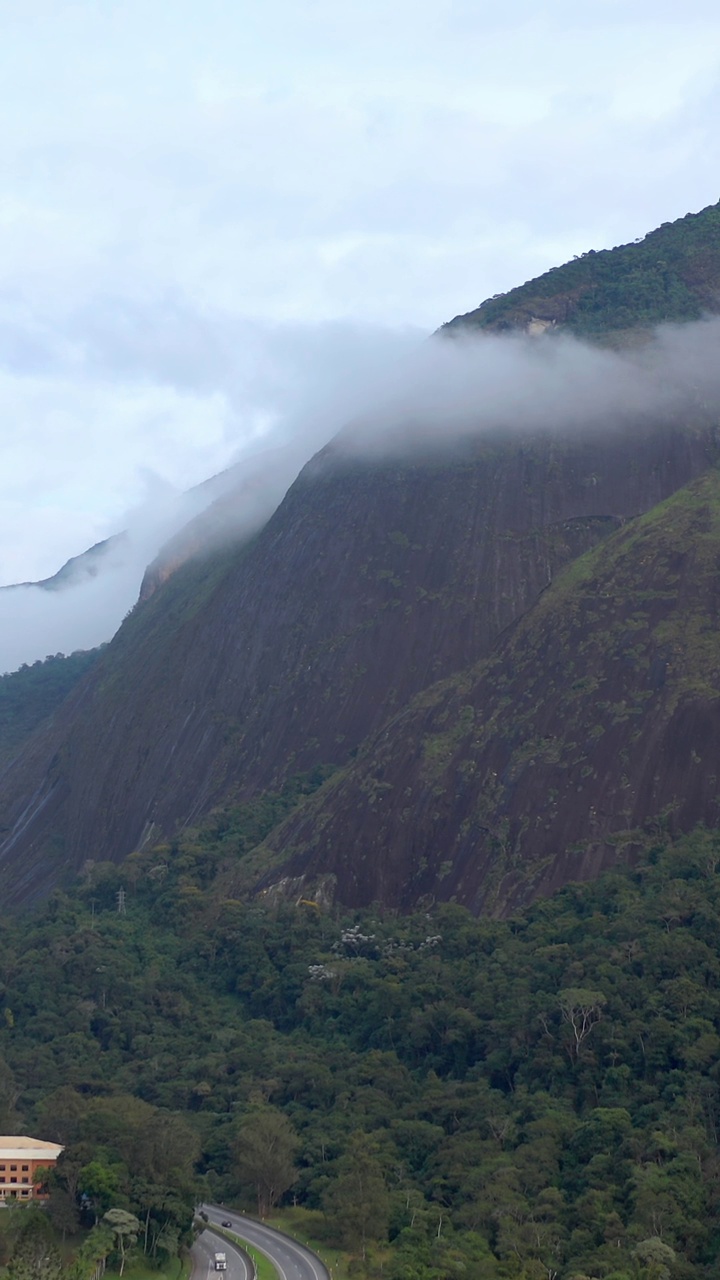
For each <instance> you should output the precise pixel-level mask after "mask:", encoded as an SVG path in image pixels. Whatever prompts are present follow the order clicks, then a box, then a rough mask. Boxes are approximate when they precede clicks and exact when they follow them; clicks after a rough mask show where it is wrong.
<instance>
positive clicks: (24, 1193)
mask: <svg viewBox="0 0 720 1280" xmlns="http://www.w3.org/2000/svg"><path fill="white" fill-rule="evenodd" d="M29 1194H30V1193H29V1192H28V1191H21V1192H20V1195H21V1196H27V1195H29Z"/></svg>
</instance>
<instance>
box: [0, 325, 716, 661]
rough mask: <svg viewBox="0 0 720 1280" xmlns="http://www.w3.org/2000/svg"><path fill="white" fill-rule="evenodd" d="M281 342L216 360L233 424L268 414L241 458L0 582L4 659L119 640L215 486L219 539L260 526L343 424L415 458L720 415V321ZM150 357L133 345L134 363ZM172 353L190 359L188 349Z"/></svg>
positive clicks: (200, 370)
mask: <svg viewBox="0 0 720 1280" xmlns="http://www.w3.org/2000/svg"><path fill="white" fill-rule="evenodd" d="M254 336H255V347H254V352H253V354H254V356H255V358H256V359H257V354H258V342H257V335H256V334H255V335H254ZM274 341H275V346H273V345H272V344H271V343H268V344H267V345H266V347H265V361H264V364H263V363H262V362H261V361H258V362H257V364H255V365H254V366H253V367H252V368H251V367H250V357H249V353H248V352H247V350H246V352H245V354H244V355H243V354H242V353H241V354H240V355H239V358H238V368H237V369H234V367H233V360H232V354H231V351H230V350H226V351H225V352H224V354H223V363H222V366H220V367H218V368H215V369H214V370H213V373H214V375H215V376H216V377H218V378H219V376H220V374H221V373H223V374H224V379H225V386H226V387H230V386H232V387H233V390H232V392H230V391H228V392H227V394H228V396H230V395H232V398H233V399H232V402H233V404H234V405H235V406H236V407H237V408H236V412H237V420H238V422H247V421H248V420H251V419H253V416H254V418H255V420H256V421H257V420H260V419H262V422H263V426H262V428H261V431H260V432H259V439H257V440H256V442H255V443H254V445H252V446H246V456H245V457H244V458H241V459H240V460H239V461H238V462H236V463H234V464H233V465H232V466H231V467H230V468H229V469H228V470H226V471H225V472H224V473H223V474H222V475H220V476H218V477H216V479H215V480H214V481H213V482H212V483H208V484H205V485H200V486H198V487H197V488H195V489H193V491H192V492H190V493H188V494H185V495H183V494H179V493H178V492H177V491H174V490H173V489H172V487H171V486H170V485H168V484H163V483H162V482H161V481H160V480H158V479H157V478H155V477H153V475H152V474H150V475H149V476H148V478H147V482H146V483H147V490H148V492H147V497H146V499H145V501H144V502H142V503H141V504H140V505H139V506H138V507H137V508H136V509H135V510H134V511H132V512H130V513H128V519H127V522H126V524H125V532H124V536H123V537H121V538H116V539H114V540H112V541H111V542H110V543H109V545H107V546H106V547H103V548H101V553H100V554H96V556H95V557H93V558H92V559H90V560H89V562H87V563H85V562H83V561H82V560H81V561H80V563H79V564H78V566H77V567H76V571H75V573H74V575H73V574H68V575H67V577H66V578H65V580H60V581H56V582H52V583H51V584H50V588H51V589H48V584H45V585H44V586H28V585H23V586H18V587H15V588H14V589H12V590H5V591H2V592H0V670H12V669H14V668H15V667H16V666H18V665H19V664H20V663H22V662H27V661H32V660H34V659H36V658H38V657H44V656H45V655H46V654H47V653H54V652H58V651H59V652H72V651H73V650H75V649H79V648H89V647H92V646H94V645H96V644H99V643H101V642H102V641H105V640H108V639H109V638H110V637H111V636H112V634H113V633H114V631H115V630H116V628H117V626H118V625H119V623H120V622H121V621H122V618H123V617H124V616H125V614H126V613H127V611H128V610H129V609H130V608H132V606H133V604H134V603H135V601H136V599H137V596H138V590H139V587H140V582H141V580H142V577H143V573H144V570H145V568H146V566H147V565H148V564H149V563H150V562H151V561H152V560H153V559H154V557H155V556H156V555H157V554H158V552H159V551H160V549H161V547H162V546H163V544H164V543H166V542H167V540H168V539H170V538H172V537H173V535H175V534H177V533H178V531H179V530H180V529H181V528H183V526H184V525H185V524H186V523H187V522H188V520H191V519H192V518H193V517H195V516H197V515H198V513H200V512H202V511H203V510H205V509H206V508H207V507H208V506H210V505H211V503H213V502H214V501H216V500H218V499H220V501H221V506H219V507H218V512H217V514H216V515H215V516H214V517H213V520H214V523H213V522H210V523H208V525H207V530H206V534H205V535H204V536H206V537H207V539H208V541H209V540H210V539H211V540H212V543H213V545H217V544H218V543H219V542H221V541H222V540H223V536H224V535H226V536H227V537H228V538H231V537H232V538H236V537H238V536H241V535H244V534H251V533H253V532H254V531H255V530H256V529H257V528H259V527H260V526H261V525H262V524H263V523H264V522H265V521H266V520H267V519H268V518H269V516H270V515H271V514H272V512H273V510H274V509H275V507H276V506H277V504H278V502H279V501H280V499H281V498H282V496H283V494H284V492H285V491H286V489H287V487H288V486H289V485H290V484H291V483H292V481H293V479H294V478H295V476H296V475H297V473H298V471H299V470H300V468H301V467H302V465H303V464H304V463H305V462H307V461H308V460H309V458H310V457H311V456H312V455H313V454H314V453H315V452H316V451H317V450H318V449H321V448H322V447H323V446H324V445H326V444H327V443H328V442H329V441H330V440H331V439H332V438H333V437H334V436H336V435H337V437H338V438H337V442H336V444H335V445H334V448H336V449H343V450H347V451H348V452H350V453H351V454H360V455H366V454H371V455H372V454H384V453H388V452H389V453H391V454H392V453H396V452H399V453H400V454H401V455H407V453H408V452H410V453H412V451H415V450H418V449H421V450H424V449H426V448H436V447H438V446H442V447H444V446H446V445H447V444H448V443H449V442H450V441H452V440H453V439H461V438H462V437H463V436H465V435H467V434H475V433H481V432H486V431H496V430H500V431H503V432H506V431H513V430H516V429H522V430H523V431H527V430H528V429H530V430H550V429H553V430H554V429H560V430H567V429H577V430H578V431H583V430H587V429H589V428H596V427H597V426H599V425H603V424H605V425H606V426H607V427H608V429H611V428H613V427H617V426H619V425H622V424H623V423H630V422H632V421H634V420H635V421H636V420H638V419H641V418H643V417H656V418H658V419H666V418H668V417H677V416H681V417H682V416H685V417H688V416H689V417H697V416H702V417H703V418H706V417H707V415H708V414H710V415H713V414H717V413H718V412H720V361H719V360H718V352H719V350H720V320H718V319H714V318H708V319H706V320H703V321H700V322H698V323H695V324H689V325H665V326H662V327H661V328H659V329H658V330H657V331H656V332H655V334H654V335H653V337H652V339H650V338H648V339H647V341H645V342H644V343H642V344H641V345H640V346H639V347H637V348H635V349H633V350H631V351H614V350H610V349H604V348H600V347H597V346H590V345H588V344H586V343H583V342H579V341H577V340H575V339H573V338H571V337H568V336H565V335H562V334H552V333H550V334H544V335H541V336H540V337H533V336H530V335H528V334H526V333H516V334H511V335H508V336H502V337H497V336H493V335H489V336H484V337H482V338H480V339H478V338H477V337H468V336H463V335H462V334H461V335H459V336H453V337H452V338H448V339H443V338H435V339H433V340H428V341H422V340H420V339H419V338H418V336H417V335H416V334H414V333H411V332H405V333H387V334H384V333H377V332H375V331H367V330H361V331H360V332H359V333H358V332H357V331H353V330H352V329H346V328H343V327H341V328H339V329H333V328H331V329H328V330H321V331H316V332H315V333H314V334H311V335H310V334H308V333H306V332H303V331H301V330H296V331H294V332H292V331H291V332H282V331H279V332H277V333H275V335H274ZM233 350H239V344H238V345H237V346H234V347H233ZM146 358H147V354H146V353H144V354H143V353H142V352H141V351H140V349H139V348H137V347H131V346H129V347H128V351H127V354H126V359H127V360H128V361H129V362H131V363H132V362H139V361H140V360H141V359H146ZM167 358H168V360H169V359H170V358H171V357H170V355H169V354H168V356H167ZM172 358H173V360H174V361H176V362H177V366H178V368H181V367H182V361H181V360H180V358H179V356H178V354H177V350H176V351H175V354H174V356H173V357H172ZM213 359H214V360H215V361H217V362H218V363H219V357H218V355H217V353H213V352H212V351H211V350H210V349H208V354H207V360H206V362H205V363H203V362H202V361H200V360H198V364H197V367H196V369H195V371H194V373H193V371H192V370H191V368H190V365H189V364H188V366H187V367H186V370H185V373H186V376H187V378H188V380H190V379H192V383H193V385H194V386H195V387H197V386H198V384H200V383H201V382H202V380H203V379H207V378H209V376H210V371H209V368H208V365H209V364H210V363H211V362H212V360H213ZM338 433H339V434H338ZM196 541H197V539H196Z"/></svg>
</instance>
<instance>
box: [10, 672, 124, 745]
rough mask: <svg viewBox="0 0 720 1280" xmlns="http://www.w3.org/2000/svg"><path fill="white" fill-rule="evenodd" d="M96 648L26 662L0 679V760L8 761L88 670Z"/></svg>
mask: <svg viewBox="0 0 720 1280" xmlns="http://www.w3.org/2000/svg"><path fill="white" fill-rule="evenodd" d="M100 652H101V650H100V649H90V650H89V651H87V652H84V651H80V652H78V653H71V654H68V656H67V657H66V656H65V655H64V654H62V653H56V654H55V655H54V656H50V657H47V658H45V660H44V662H40V661H38V662H33V663H32V665H30V666H28V665H27V664H26V663H25V664H23V666H22V667H20V669H19V671H13V672H10V673H8V674H6V675H4V676H0V760H3V759H8V758H9V757H10V756H11V755H13V754H14V753H15V752H16V751H17V750H18V749H19V748H20V747H21V746H22V744H23V742H24V741H25V739H26V738H27V737H28V736H29V735H30V734H31V733H32V731H33V729H36V728H37V727H38V725H39V724H41V723H42V721H43V720H46V719H47V717H48V716H50V715H52V713H53V711H55V710H56V708H57V707H59V706H60V703H61V702H63V701H64V699H65V698H66V697H67V695H68V694H69V692H70V690H71V689H72V688H73V686H74V685H76V684H77V682H78V680H80V678H81V677H82V676H84V675H85V672H86V671H89V669H90V667H91V666H92V665H93V663H94V662H95V660H96V659H97V657H98V655H99V653H100Z"/></svg>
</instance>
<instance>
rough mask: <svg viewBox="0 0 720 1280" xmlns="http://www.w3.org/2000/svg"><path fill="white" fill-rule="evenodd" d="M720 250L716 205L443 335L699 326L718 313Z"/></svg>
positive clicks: (553, 275)
mask: <svg viewBox="0 0 720 1280" xmlns="http://www.w3.org/2000/svg"><path fill="white" fill-rule="evenodd" d="M718 247H720V206H719V205H710V206H708V208H707V209H702V210H701V211H700V212H699V213H689V214H687V215H686V217H684V218H678V219H677V221H675V222H666V223H663V225H662V226H661V227H658V228H657V229H656V230H655V231H651V232H650V233H649V234H648V235H646V236H644V237H643V238H642V239H640V240H638V241H635V242H634V243H632V244H624V245H618V246H616V247H615V248H614V249H604V250H601V251H600V252H596V251H595V250H593V249H591V250H590V251H589V252H587V253H583V254H580V255H578V256H577V257H575V258H574V259H573V260H572V261H571V262H566V263H564V264H563V265H562V266H559V267H553V268H551V269H550V271H547V272H545V274H544V275H542V276H538V277H537V278H536V279H534V280H528V281H527V282H526V283H525V284H523V285H520V286H519V287H518V288H516V289H511V290H510V291H509V292H508V293H503V294H498V295H497V296H496V297H494V298H488V299H487V301H485V302H483V303H482V305H481V306H480V307H478V308H477V310H475V311H471V312H469V313H468V315H465V316H458V317H456V319H455V320H452V321H450V322H449V324H446V325H444V326H443V331H445V332H453V331H454V330H467V329H478V328H480V329H485V328H489V329H494V330H498V331H499V330H502V329H506V328H512V327H514V326H515V325H516V324H517V323H518V322H526V321H527V319H528V318H529V316H530V315H538V316H547V318H548V319H549V318H552V320H553V322H554V323H557V324H559V325H561V326H562V327H563V328H564V329H566V330H569V331H571V332H573V333H575V334H577V335H578V336H579V337H586V338H593V339H596V338H602V337H603V336H604V335H608V334H613V333H617V332H622V331H628V330H633V329H637V328H639V327H644V328H652V327H653V326H654V325H658V324H662V323H663V322H666V321H675V322H678V321H685V320H697V319H699V318H700V317H701V316H702V315H703V314H704V313H706V312H708V311H709V312H715V311H716V310H717V288H718V285H719V284H720V279H718V271H717V262H716V255H717V250H718Z"/></svg>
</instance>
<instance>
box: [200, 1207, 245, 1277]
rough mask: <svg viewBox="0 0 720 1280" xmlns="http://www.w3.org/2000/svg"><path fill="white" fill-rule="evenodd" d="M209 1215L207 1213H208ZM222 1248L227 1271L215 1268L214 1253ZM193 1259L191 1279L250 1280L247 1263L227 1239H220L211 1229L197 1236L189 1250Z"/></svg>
mask: <svg viewBox="0 0 720 1280" xmlns="http://www.w3.org/2000/svg"><path fill="white" fill-rule="evenodd" d="M208 1216H209V1215H208ZM218 1250H222V1252H223V1253H224V1254H225V1257H226V1258H227V1271H216V1270H215V1253H216V1252H217V1251H218ZM190 1253H191V1255H192V1260H193V1270H192V1280H211V1278H212V1280H222V1277H223V1276H225V1277H226V1280H252V1277H251V1275H250V1271H249V1269H248V1265H247V1263H246V1261H245V1259H244V1258H243V1256H242V1254H241V1253H240V1251H239V1250H238V1249H235V1248H233V1246H232V1245H231V1244H230V1241H229V1240H221V1239H220V1236H216V1235H214V1234H213V1232H211V1231H204V1232H203V1233H202V1235H200V1236H198V1238H197V1240H196V1241H195V1243H194V1245H193V1247H192V1249H191V1250H190Z"/></svg>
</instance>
